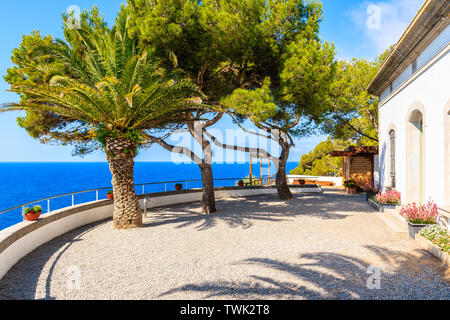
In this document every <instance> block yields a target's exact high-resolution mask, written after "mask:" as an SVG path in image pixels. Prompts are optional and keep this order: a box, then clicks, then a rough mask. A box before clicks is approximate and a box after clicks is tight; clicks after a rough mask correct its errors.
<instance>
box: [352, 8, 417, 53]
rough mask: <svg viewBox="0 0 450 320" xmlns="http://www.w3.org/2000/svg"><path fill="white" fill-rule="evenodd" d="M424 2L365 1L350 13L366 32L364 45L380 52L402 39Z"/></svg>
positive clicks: (359, 27)
mask: <svg viewBox="0 0 450 320" xmlns="http://www.w3.org/2000/svg"><path fill="white" fill-rule="evenodd" d="M423 3H424V0H389V1H374V2H364V3H362V4H361V5H360V6H359V7H358V8H356V9H354V10H352V11H351V12H350V14H349V15H350V17H351V19H352V20H353V22H354V23H355V25H356V27H357V28H358V29H362V30H363V32H364V35H365V37H366V41H365V43H364V44H363V45H364V46H369V47H371V48H373V49H374V50H376V52H377V54H380V53H382V52H384V51H385V50H386V49H387V48H388V47H389V46H391V45H393V44H395V43H396V42H397V41H398V40H399V39H400V37H401V36H402V34H403V32H404V31H405V30H406V28H407V27H408V25H409V24H410V23H411V21H412V19H413V18H414V17H415V15H416V14H417V12H418V11H419V9H420V8H421V7H422V5H423Z"/></svg>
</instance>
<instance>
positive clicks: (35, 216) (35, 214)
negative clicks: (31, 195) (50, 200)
mask: <svg viewBox="0 0 450 320" xmlns="http://www.w3.org/2000/svg"><path fill="white" fill-rule="evenodd" d="M41 213H42V212H29V213H27V214H25V220H27V221H36V220H38V219H39V217H40V216H41Z"/></svg>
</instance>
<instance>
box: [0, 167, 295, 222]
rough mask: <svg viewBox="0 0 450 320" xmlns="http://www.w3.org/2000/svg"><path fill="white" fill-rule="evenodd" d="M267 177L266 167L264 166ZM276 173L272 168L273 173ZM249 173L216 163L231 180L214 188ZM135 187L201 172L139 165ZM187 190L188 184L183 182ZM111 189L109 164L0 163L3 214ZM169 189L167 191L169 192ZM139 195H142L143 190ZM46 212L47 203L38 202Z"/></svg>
mask: <svg viewBox="0 0 450 320" xmlns="http://www.w3.org/2000/svg"><path fill="white" fill-rule="evenodd" d="M297 165H298V163H297V162H288V163H287V166H286V169H287V172H288V173H289V171H290V170H292V169H294V168H295V167H297ZM253 170H254V171H253V172H254V174H256V175H259V172H260V171H259V165H257V164H256V163H255V164H254V166H253ZM264 170H265V171H264V172H263V174H264V176H265V175H267V166H265V167H264ZM274 173H275V169H274V168H273V165H272V170H271V174H274ZM248 174H249V164H248V163H246V164H213V176H214V179H229V178H232V179H233V180H229V181H216V182H215V186H218V187H223V186H232V185H235V184H236V180H234V179H235V178H236V179H237V180H238V179H240V178H243V177H245V176H248ZM134 177H135V183H136V184H143V183H151V182H162V181H180V182H183V181H186V180H197V179H201V174H200V170H199V169H198V166H197V165H196V164H175V163H172V162H136V163H135V168H134ZM187 184H188V185H187V187H188V188H199V187H201V182H187ZM183 185H184V187H186V183H185V182H183ZM110 186H111V173H110V171H109V167H108V164H107V163H106V162H88V163H86V162H70V163H69V162H67V163H53V162H52V163H0V211H3V210H5V209H8V208H11V207H14V206H17V205H19V204H22V203H26V202H30V201H35V200H39V199H43V198H46V197H52V196H55V195H60V194H65V193H71V192H77V191H82V190H89V189H96V188H103V187H110ZM166 188H167V189H166ZM173 189H174V186H173V183H170V184H167V185H166V186H165V185H164V184H161V185H151V186H145V190H144V191H145V192H146V193H147V192H158V191H165V190H168V191H169V190H173ZM136 192H137V193H138V194H141V193H142V187H137V188H136ZM105 193H106V191H101V192H100V193H99V198H100V199H102V198H103V199H104V198H105ZM95 198H96V194H95V192H89V193H86V194H80V195H75V204H79V203H83V202H88V201H94V200H95ZM37 204H39V205H41V206H42V208H43V210H44V212H47V202H46V201H44V202H40V203H37ZM70 205H72V197H71V196H66V197H64V198H58V199H53V200H51V202H50V209H51V210H56V209H60V208H63V207H67V206H70ZM21 212H22V210H21V209H16V210H14V211H10V212H7V213H4V214H0V230H2V229H4V228H7V227H9V226H12V225H14V224H16V223H19V222H20V221H22V215H21Z"/></svg>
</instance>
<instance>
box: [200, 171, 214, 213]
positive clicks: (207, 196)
mask: <svg viewBox="0 0 450 320" xmlns="http://www.w3.org/2000/svg"><path fill="white" fill-rule="evenodd" d="M199 168H200V171H201V173H202V183H203V194H202V213H203V214H210V213H213V212H216V211H217V210H216V200H215V196H214V181H213V174H212V168H211V165H210V164H205V163H203V164H201V165H199Z"/></svg>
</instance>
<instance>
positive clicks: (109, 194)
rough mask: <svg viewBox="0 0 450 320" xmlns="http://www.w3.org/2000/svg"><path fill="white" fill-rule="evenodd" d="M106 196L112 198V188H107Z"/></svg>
mask: <svg viewBox="0 0 450 320" xmlns="http://www.w3.org/2000/svg"><path fill="white" fill-rule="evenodd" d="M106 197H107V198H108V199H114V193H113V191H112V190H109V191H108V192H107V193H106Z"/></svg>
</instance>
